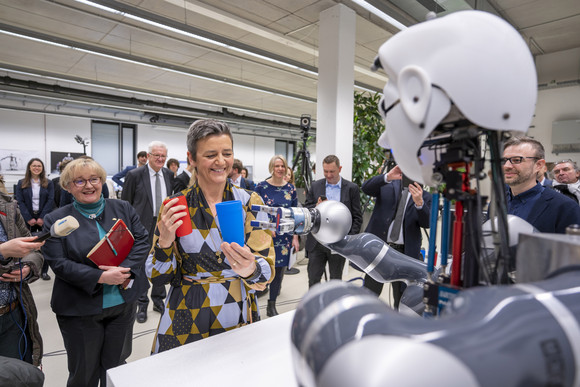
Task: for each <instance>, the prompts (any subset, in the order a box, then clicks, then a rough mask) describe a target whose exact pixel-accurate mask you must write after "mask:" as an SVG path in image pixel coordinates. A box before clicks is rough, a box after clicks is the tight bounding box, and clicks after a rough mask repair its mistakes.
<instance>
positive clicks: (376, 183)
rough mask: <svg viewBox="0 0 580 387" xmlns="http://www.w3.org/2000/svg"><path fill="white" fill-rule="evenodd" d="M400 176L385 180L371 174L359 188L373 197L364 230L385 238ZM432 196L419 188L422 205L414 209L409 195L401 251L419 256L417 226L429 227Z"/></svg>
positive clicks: (392, 215)
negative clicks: (397, 178)
mask: <svg viewBox="0 0 580 387" xmlns="http://www.w3.org/2000/svg"><path fill="white" fill-rule="evenodd" d="M401 184H402V182H401V180H393V181H392V182H391V183H385V175H383V174H381V175H378V176H375V177H371V178H370V179H368V180H367V181H365V182H364V183H363V185H362V191H363V192H364V193H366V194H367V195H369V196H373V197H375V198H376V202H375V208H374V210H373V213H372V215H371V219H370V221H369V224H368V226H367V229H366V230H365V231H366V232H368V233H371V234H374V235H376V236H378V237H379V238H381V239H382V240H383V241H385V242H386V241H387V237H388V232H389V227H390V226H391V223H392V221H393V220H394V218H395V215H396V212H397V201H398V199H399V195H400V194H401ZM431 202H432V197H431V194H430V193H427V192H425V191H423V207H422V208H421V209H420V210H418V209H417V207H415V202H413V198H409V202H408V203H407V207H406V208H405V217H404V219H403V244H404V245H405V251H404V253H405V255H408V256H409V257H413V258H419V254H420V251H421V227H423V228H429V218H430V216H431Z"/></svg>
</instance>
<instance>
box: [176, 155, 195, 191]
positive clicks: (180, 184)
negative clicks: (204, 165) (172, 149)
mask: <svg viewBox="0 0 580 387" xmlns="http://www.w3.org/2000/svg"><path fill="white" fill-rule="evenodd" d="M192 174H193V167H192V166H191V164H190V163H189V157H188V158H187V168H185V169H184V170H183V172H181V173H180V174H179V175H177V177H176V178H175V181H174V182H173V193H178V192H181V191H183V190H184V189H186V188H187V187H189V182H190V180H191V175H192Z"/></svg>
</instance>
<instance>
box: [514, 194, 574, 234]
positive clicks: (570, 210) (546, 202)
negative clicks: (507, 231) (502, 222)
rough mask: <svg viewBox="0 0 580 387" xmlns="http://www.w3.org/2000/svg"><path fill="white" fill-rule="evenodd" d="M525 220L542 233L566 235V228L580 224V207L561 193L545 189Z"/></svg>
mask: <svg viewBox="0 0 580 387" xmlns="http://www.w3.org/2000/svg"><path fill="white" fill-rule="evenodd" d="M508 213H509V211H508ZM524 220H525V221H527V222H528V223H530V224H531V225H532V226H534V227H535V228H537V229H538V231H540V232H549V233H558V234H565V233H566V227H568V226H569V225H571V224H580V206H579V205H578V203H576V202H574V201H573V200H572V199H570V198H567V197H566V196H564V195H562V194H561V193H559V192H556V191H555V190H552V189H548V188H544V190H543V191H542V193H541V195H540V197H539V198H538V200H536V202H535V203H534V206H533V207H532V211H531V212H530V216H529V217H528V219H524Z"/></svg>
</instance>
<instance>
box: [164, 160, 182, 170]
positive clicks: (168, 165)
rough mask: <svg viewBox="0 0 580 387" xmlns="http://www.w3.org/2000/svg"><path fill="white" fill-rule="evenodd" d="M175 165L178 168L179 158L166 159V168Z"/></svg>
mask: <svg viewBox="0 0 580 387" xmlns="http://www.w3.org/2000/svg"><path fill="white" fill-rule="evenodd" d="M172 164H173V165H177V168H179V160H177V159H169V160H167V164H166V165H167V168H169V167H170V166H171V165H172Z"/></svg>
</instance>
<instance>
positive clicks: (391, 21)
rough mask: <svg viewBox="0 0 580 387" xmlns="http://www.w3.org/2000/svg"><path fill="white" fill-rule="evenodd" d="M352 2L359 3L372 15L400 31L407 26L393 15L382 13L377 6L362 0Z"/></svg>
mask: <svg viewBox="0 0 580 387" xmlns="http://www.w3.org/2000/svg"><path fill="white" fill-rule="evenodd" d="M352 2H353V3H355V4H358V5H360V6H361V7H363V8H364V9H366V10H367V11H369V12H370V13H372V14H373V15H375V16H378V17H380V18H381V19H383V20H384V21H386V22H387V23H389V24H390V25H392V26H393V27H395V28H398V29H399V30H401V31H402V30H405V29H407V26H405V25H404V24H402V23H400V22H399V21H397V20H395V19H394V18H393V17H391V16H389V15H387V14H386V13H384V12H383V11H381V10H380V9H378V8H377V7H375V6H373V5H370V4H369V3H367V2H366V1H364V0H352Z"/></svg>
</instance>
